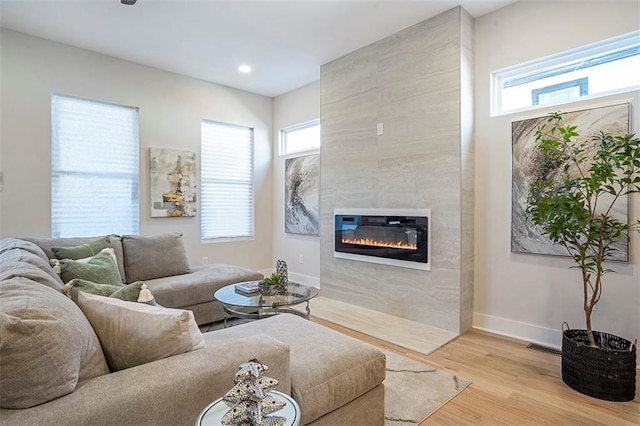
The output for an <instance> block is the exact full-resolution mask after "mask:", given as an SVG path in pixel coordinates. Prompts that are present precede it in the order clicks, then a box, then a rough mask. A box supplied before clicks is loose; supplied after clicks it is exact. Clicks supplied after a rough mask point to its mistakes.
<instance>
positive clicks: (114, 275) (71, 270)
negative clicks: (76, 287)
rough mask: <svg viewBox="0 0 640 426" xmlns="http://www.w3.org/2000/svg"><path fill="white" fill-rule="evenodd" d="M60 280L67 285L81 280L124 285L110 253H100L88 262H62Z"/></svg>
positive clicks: (64, 260) (69, 260) (66, 260)
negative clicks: (75, 279) (72, 281)
mask: <svg viewBox="0 0 640 426" xmlns="http://www.w3.org/2000/svg"><path fill="white" fill-rule="evenodd" d="M60 278H62V281H63V282H65V283H68V282H69V281H71V280H73V279H74V278H79V279H82V280H87V281H91V282H94V283H101V284H122V277H120V271H118V265H116V263H115V262H114V260H113V257H111V255H110V254H108V253H98V254H97V255H95V256H93V257H92V258H91V259H89V261H88V262H80V261H77V260H71V259H62V260H60Z"/></svg>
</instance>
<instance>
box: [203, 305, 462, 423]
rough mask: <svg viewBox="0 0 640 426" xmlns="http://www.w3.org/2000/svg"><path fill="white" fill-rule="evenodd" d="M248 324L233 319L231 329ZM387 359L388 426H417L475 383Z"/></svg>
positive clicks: (410, 362)
mask: <svg viewBox="0 0 640 426" xmlns="http://www.w3.org/2000/svg"><path fill="white" fill-rule="evenodd" d="M247 321H248V320H238V319H235V318H234V319H232V320H230V321H229V324H228V325H229V326H231V327H233V326H236V325H240V324H243V323H245V322H247ZM221 328H224V325H223V324H222V322H219V323H213V324H206V325H203V326H200V329H201V330H202V332H207V331H213V330H219V329H221ZM383 352H384V353H385V355H386V357H387V374H386V379H385V381H384V389H385V391H384V392H385V403H384V411H385V426H413V425H417V424H419V423H420V422H421V421H423V420H424V419H426V418H427V417H429V416H430V415H431V414H433V413H434V412H435V411H436V410H438V408H440V407H442V406H443V405H444V404H446V403H447V402H449V401H450V400H451V399H452V398H454V397H455V396H456V395H458V394H459V393H460V392H462V391H463V390H464V389H465V388H466V387H467V386H469V385H470V384H471V381H469V380H467V379H464V378H462V377H459V376H456V375H453V374H450V373H447V372H446V371H442V370H438V369H436V368H435V367H432V366H430V365H427V364H423V363H420V362H418V361H414V360H412V359H409V358H406V357H403V356H401V355H398V354H396V353H393V352H390V351H386V350H383Z"/></svg>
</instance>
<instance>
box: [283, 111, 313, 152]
mask: <svg viewBox="0 0 640 426" xmlns="http://www.w3.org/2000/svg"><path fill="white" fill-rule="evenodd" d="M318 148H320V120H313V121H307V122H306V123H301V124H296V125H295V126H291V127H287V128H285V129H282V130H280V155H288V154H294V153H298V152H303V151H311V150H314V149H318Z"/></svg>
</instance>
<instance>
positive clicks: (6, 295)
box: [0, 277, 109, 409]
mask: <svg viewBox="0 0 640 426" xmlns="http://www.w3.org/2000/svg"><path fill="white" fill-rule="evenodd" d="M0 300H2V303H0V336H2V338H1V339H0V371H2V374H0V406H2V407H3V408H27V407H32V406H34V405H37V404H42V403H44V402H47V401H50V400H52V399H55V398H58V397H60V396H63V395H66V394H68V393H70V392H73V390H74V389H75V388H76V386H77V385H78V383H79V382H81V381H83V380H86V379H90V378H92V377H97V376H100V375H103V374H106V373H108V372H109V369H108V367H107V363H106V361H105V358H104V355H103V353H102V349H101V348H100V344H99V342H98V339H97V337H96V335H95V333H94V331H93V329H92V328H91V325H90V324H89V322H88V321H87V319H86V318H85V316H84V315H83V314H82V312H81V311H80V309H79V308H78V306H76V305H75V303H73V302H72V301H71V300H69V299H68V298H67V297H65V296H64V295H63V294H62V293H60V292H59V291H56V290H54V289H51V288H49V287H47V286H44V285H40V284H38V283H35V282H33V281H31V280H29V279H27V278H24V277H13V278H10V279H8V280H5V281H2V282H1V283H0ZM70 409H72V408H71V407H70Z"/></svg>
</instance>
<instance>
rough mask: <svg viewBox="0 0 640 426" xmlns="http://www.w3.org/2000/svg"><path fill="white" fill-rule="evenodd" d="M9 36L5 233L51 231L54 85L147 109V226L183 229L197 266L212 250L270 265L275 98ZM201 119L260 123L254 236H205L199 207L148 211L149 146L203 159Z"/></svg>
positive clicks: (143, 155)
mask: <svg viewBox="0 0 640 426" xmlns="http://www.w3.org/2000/svg"><path fill="white" fill-rule="evenodd" d="M0 36H1V39H0V41H1V43H2V45H1V55H2V56H1V61H2V62H1V64H2V70H1V72H2V74H1V81H0V84H1V94H0V96H1V98H0V101H1V106H2V108H1V112H0V119H1V121H2V129H1V133H0V136H1V141H0V142H1V147H0V149H1V152H2V159H1V161H2V163H1V166H0V170H2V171H3V172H4V181H5V184H4V188H3V192H2V198H3V200H2V201H3V203H2V210H1V212H0V229H1V230H2V234H1V235H2V236H33V237H50V236H51V124H50V123H51V93H52V92H55V93H62V94H68V95H72V96H78V97H83V98H89V99H96V100H100V101H105V102H112V103H115V104H121V105H130V106H136V107H138V108H139V111H140V113H139V124H140V181H139V203H140V234H154V233H162V232H168V231H175V232H182V233H183V235H184V242H185V246H186V249H187V254H188V255H189V261H190V263H191V265H199V264H200V263H201V262H202V257H205V256H206V257H208V261H209V263H231V264H235V265H239V266H245V267H249V268H254V269H258V270H260V269H266V268H270V267H271V260H272V252H271V250H272V240H273V237H272V215H271V211H272V202H273V200H272V178H271V146H272V145H271V128H272V99H271V98H267V97H264V96H259V95H255V94H252V93H248V92H243V91H240V90H236V89H231V88H228V87H224V86H220V85H216V84H212V83H207V82H204V81H202V80H196V79H193V78H188V77H184V76H180V75H177V74H172V73H169V72H166V71H161V70H158V69H155V68H150V67H147V66H143V65H138V64H134V63H132V62H128V61H124V60H120V59H116V58H113V57H109V56H105V55H101V54H97V53H94V52H90V51H87V50H83V49H79V48H75V47H71V46H68V45H64V44H60V43H55V42H52V41H48V40H44V39H41V38H37V37H32V36H28V35H25V34H21V33H18V32H15V31H10V30H6V29H2V30H1V33H0ZM202 119H209V120H215V121H220V122H225V123H233V124H238V125H244V126H249V127H253V128H254V129H255V134H254V135H255V150H256V151H255V164H254V167H255V169H254V171H255V191H256V192H255V208H256V216H255V239H254V240H251V241H237V242H227V243H202V242H201V240H200V214H199V213H198V214H197V216H196V217H193V218H154V219H152V218H150V217H149V181H148V176H149V172H148V148H149V147H159V148H171V149H181V150H189V151H194V152H196V156H197V164H198V165H199V164H200V125H201V120H202ZM105 149H108V147H105ZM198 174H199V175H200V171H199V170H198ZM96 196H100V192H99V189H98V188H97V189H96ZM198 198H199V197H198ZM198 207H199V206H198ZM261 212H266V213H261ZM114 214H117V212H114Z"/></svg>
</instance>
